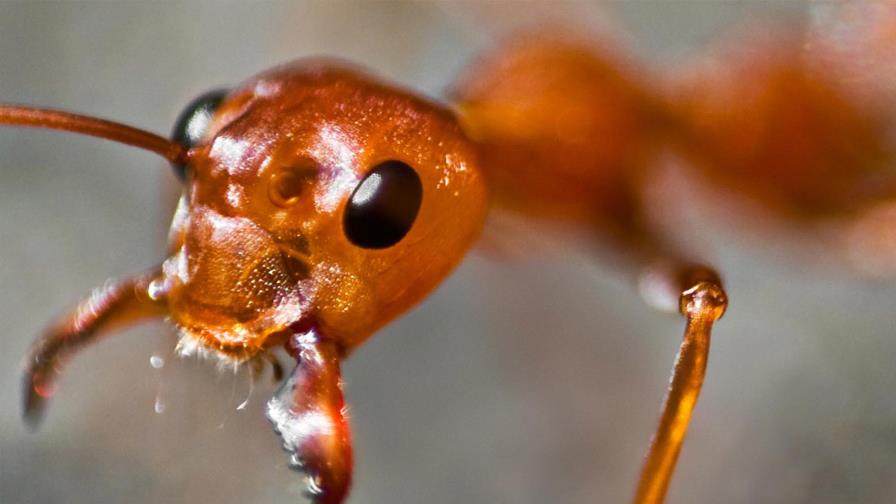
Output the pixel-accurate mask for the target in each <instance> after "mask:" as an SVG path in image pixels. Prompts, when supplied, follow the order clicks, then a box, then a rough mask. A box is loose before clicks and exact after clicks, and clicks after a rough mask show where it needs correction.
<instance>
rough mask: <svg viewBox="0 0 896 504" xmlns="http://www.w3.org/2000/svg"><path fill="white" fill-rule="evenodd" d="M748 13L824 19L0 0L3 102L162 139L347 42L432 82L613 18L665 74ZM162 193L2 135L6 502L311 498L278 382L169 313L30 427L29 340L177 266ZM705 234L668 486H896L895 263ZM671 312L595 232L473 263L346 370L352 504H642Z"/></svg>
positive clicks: (402, 74) (735, 497) (798, 493)
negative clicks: (84, 306)
mask: <svg viewBox="0 0 896 504" xmlns="http://www.w3.org/2000/svg"><path fill="white" fill-rule="evenodd" d="M757 15H767V16H770V17H782V16H783V17H785V18H786V19H788V20H789V22H791V23H792V26H793V29H799V26H801V24H802V23H803V22H804V21H805V20H806V19H807V18H809V17H810V16H811V13H810V12H809V7H807V4H802V3H780V4H776V3H761V4H749V3H747V4H744V3H735V2H724V3H721V2H718V3H717V2H637V3H618V4H601V5H595V4H587V3H553V2H552V3H550V4H547V3H516V2H488V3H486V2H468V3H403V2H313V3H308V2H289V3H268V2H259V3H242V2H240V3H227V2H211V1H209V2H173V3H169V2H132V3H111V2H61V3H51V2H37V1H34V2H21V3H20V2H8V1H5V2H3V1H0V101H2V102H21V103H31V104H41V105H46V106H54V107H60V108H66V109H72V110H76V111H80V112H83V113H89V114H94V115H99V116H103V117H109V118H113V119H116V120H120V121H123V122H126V123H131V124H134V125H136V126H140V127H144V128H147V129H149V130H151V131H156V132H160V133H167V132H168V131H169V129H170V127H171V124H172V123H173V120H174V117H175V116H176V115H177V113H178V112H179V111H180V108H181V107H182V106H183V105H184V104H186V103H187V102H188V101H189V100H190V99H192V98H193V97H194V96H196V95H197V94H199V93H201V92H203V91H205V90H208V89H211V88H214V87H219V86H221V85H227V84H231V83H236V82H239V81H241V80H243V79H245V78H247V77H248V76H250V75H252V74H253V73H255V72H257V71H260V70H262V69H265V68H267V67H269V66H271V65H273V64H276V63H279V62H283V61H286V60H289V59H292V58H296V57H300V56H306V55H317V54H332V55H338V56H340V57H345V58H348V59H351V60H354V61H357V62H359V63H362V64H364V65H367V66H369V67H371V68H373V69H375V70H376V71H377V72H379V73H380V74H382V75H384V76H386V77H388V78H390V79H393V80H396V81H399V82H402V83H405V84H408V85H410V86H413V87H414V88H417V89H420V90H422V91H423V92H426V93H428V94H430V95H433V96H439V95H440V94H441V93H442V91H443V90H444V89H445V87H446V86H447V85H448V84H450V83H451V82H452V80H453V78H454V77H455V76H456V75H457V73H458V72H459V71H460V70H461V69H462V68H463V67H464V64H465V62H467V61H469V59H470V58H471V57H472V56H473V55H474V54H476V53H477V51H481V50H482V49H484V48H486V47H488V46H489V45H490V44H492V43H493V42H494V41H496V40H498V39H500V37H501V36H502V35H505V34H506V33H507V32H509V31H512V30H514V29H516V28H519V27H524V26H527V25H532V24H535V23H537V22H541V21H544V20H545V19H556V20H560V21H564V20H565V21H571V22H573V23H574V24H576V25H577V26H579V27H587V28H593V29H597V28H599V29H600V30H602V32H603V33H605V34H609V35H611V36H612V37H614V38H615V39H616V40H617V41H618V42H619V44H620V46H622V47H625V48H626V49H627V50H629V51H630V52H631V53H633V54H635V55H637V56H638V57H640V58H641V59H642V60H644V61H646V62H648V63H650V64H653V65H659V66H660V67H662V66H666V67H670V68H674V67H675V65H677V64H679V63H680V62H681V61H684V60H686V59H687V58H689V57H691V56H693V55H695V54H697V53H698V52H699V51H700V50H701V48H703V47H705V46H706V44H707V43H708V42H709V41H711V40H714V39H716V38H718V37H719V36H721V35H722V34H724V33H726V30H728V29H729V27H730V26H732V25H736V24H738V23H741V22H742V21H743V20H745V19H751V18H755V17H756V16H757ZM174 186H175V183H174V178H173V176H172V175H171V174H170V173H169V170H168V168H167V167H165V166H162V164H161V163H160V162H159V161H158V160H157V159H156V158H155V157H153V156H152V155H150V154H146V153H142V152H138V151H135V150H132V149H128V148H125V147H121V146H116V145H113V144H109V143H104V142H99V141H94V140H89V139H84V138H78V137H74V136H66V135H60V134H53V133H45V132H37V131H16V130H12V129H2V130H0V321H2V323H3V335H2V338H3V339H2V342H3V346H2V352H0V502H2V503H4V504H19V503H57V502H59V503H61V502H65V503H88V502H89V503H106V502H131V503H142V502H146V503H150V502H153V503H161V502H166V503H167V502H217V503H222V504H223V503H236V502H298V501H301V500H302V497H301V493H300V492H301V488H302V485H301V478H299V477H298V476H297V475H296V474H295V473H293V472H291V471H290V470H288V469H287V467H286V456H285V455H284V454H283V453H282V452H281V451H280V449H279V446H278V441H277V438H276V437H275V436H274V435H273V434H272V432H271V429H270V427H269V425H268V423H267V421H266V420H265V418H264V414H263V406H264V403H265V401H266V400H267V398H268V397H270V395H271V393H272V391H273V389H274V385H272V384H271V383H269V380H263V381H262V382H261V383H256V384H255V390H254V392H253V394H252V395H251V397H250V401H249V403H248V406H247V407H246V408H245V409H243V410H238V409H237V405H239V404H240V403H241V402H242V401H243V400H244V399H245V398H246V395H247V392H248V387H249V385H248V378H247V377H246V376H245V374H241V375H238V376H236V377H234V376H232V375H229V374H223V375H222V374H218V373H217V372H216V371H215V370H214V368H213V366H211V365H207V364H205V363H197V362H193V361H180V360H177V359H173V358H172V355H171V349H172V347H173V344H174V341H173V337H172V334H171V331H170V329H169V328H168V327H166V326H165V325H163V324H161V323H158V324H152V325H147V326H143V327H141V328H139V329H134V330H130V331H128V332H126V333H125V334H122V335H119V336H116V337H112V338H110V339H108V340H106V341H104V342H103V343H102V344H100V345H98V346H97V347H95V348H93V349H91V350H90V351H88V352H85V353H83V354H82V355H80V356H79V357H78V358H77V359H76V360H75V361H74V362H73V363H72V365H71V366H69V368H68V370H67V373H66V375H65V377H64V380H63V383H62V387H61V390H60V392H59V394H58V396H57V398H56V400H55V401H54V402H53V403H52V405H51V408H50V411H49V416H48V418H47V421H46V423H45V425H44V426H43V428H42V429H41V430H40V431H39V432H38V433H36V434H31V433H29V432H28V431H27V429H26V428H25V427H24V426H23V424H22V422H21V421H20V418H19V413H20V404H19V401H20V398H19V393H20V383H19V371H20V360H21V358H22V356H23V355H24V353H25V352H26V349H27V347H28V345H29V343H30V341H31V340H32V338H33V337H34V336H35V335H37V334H38V333H39V332H40V331H41V329H42V328H43V326H44V325H45V324H46V323H47V322H48V321H49V320H50V319H51V318H52V317H53V316H55V315H57V314H59V313H60V312H62V311H63V310H64V309H66V307H68V306H70V305H71V304H72V303H74V302H75V301H76V300H78V299H79V298H80V297H81V296H82V295H84V294H85V293H86V292H88V291H89V290H90V289H91V288H93V287H94V286H96V285H99V284H100V283H101V282H102V281H103V280H104V279H106V278H107V277H110V276H119V275H125V274H129V273H132V272H135V271H139V270H141V269H143V268H145V267H147V266H149V265H152V264H155V263H157V262H158V261H159V260H160V259H161V258H162V254H163V246H164V234H165V227H166V223H167V219H168V218H169V215H170V212H171V210H172V208H171V203H172V200H173V198H172V194H173V193H174V190H173V189H172V188H173V187H174ZM699 233H700V234H701V236H702V237H703V239H705V240H707V241H711V242H712V243H713V244H714V249H713V250H714V254H715V255H714V257H716V258H717V259H718V260H717V264H718V265H719V266H720V268H721V270H722V271H723V273H724V274H725V275H726V278H727V280H728V285H729V289H730V295H731V299H732V301H733V305H732V307H731V309H730V311H729V313H728V315H727V316H726V317H725V318H724V319H723V320H722V321H721V322H720V323H719V324H718V326H717V331H716V336H715V339H714V347H713V350H712V356H711V359H710V367H709V374H708V378H707V384H706V387H705V389H704V394H703V396H702V398H701V401H700V404H699V406H698V408H697V414H696V418H695V420H694V424H693V428H692V431H691V434H690V436H689V440H688V443H687V444H686V445H685V449H684V452H683V454H682V457H681V464H680V470H679V473H678V475H677V477H676V478H675V480H674V481H673V485H672V489H671V493H670V498H669V502H670V503H693V502H698V503H704V502H705V503H710V502H712V503H716V502H724V503H756V502H763V503H765V502H768V503H778V502H780V503H801V502H813V503H845V502H863V503H873V502H881V503H883V502H893V501H894V499H896V464H894V460H896V398H894V393H893V390H896V367H894V365H893V363H894V357H896V337H894V335H893V327H894V324H893V321H894V319H896V315H894V313H893V310H892V308H891V307H892V303H893V300H894V299H896V283H893V282H872V281H868V280H862V279H859V278H856V277H854V276H853V275H851V274H849V272H848V271H845V270H841V269H837V268H812V267H804V266H801V264H800V262H799V261H797V260H795V259H794V257H793V256H792V255H790V254H789V253H788V252H787V251H786V250H784V249H783V248H781V249H779V248H776V247H775V246H774V245H775V243H774V242H772V243H769V242H755V243H753V242H751V241H750V240H744V239H743V237H741V239H740V240H738V239H737V238H738V237H737V232H736V230H726V229H725V226H724V225H722V224H719V223H718V222H716V223H715V226H713V225H712V223H710V224H706V225H705V226H704V225H701V226H700V229H699ZM681 330H682V322H681V321H680V320H679V318H677V317H675V316H671V315H664V314H660V313H656V312H653V311H651V310H649V309H648V308H647V307H645V305H644V304H643V303H642V302H641V300H640V299H639V297H638V295H637V293H636V291H635V289H634V288H632V286H631V285H630V284H629V283H628V281H627V279H626V277H625V276H624V275H622V274H620V273H619V272H616V271H613V269H612V268H611V267H609V266H606V265H602V264H599V263H595V262H594V261H592V260H591V259H590V257H589V254H588V253H587V251H582V250H576V249H574V248H561V247H557V248H556V249H555V250H553V252H551V253H547V254H537V255H535V256H533V257H530V258H526V259H518V260H515V261H501V260H496V259H495V258H493V257H490V256H488V255H486V254H481V253H479V254H473V255H471V256H470V257H469V259H468V260H467V261H466V262H465V263H464V264H463V265H462V267H461V268H460V269H459V270H458V271H457V273H456V274H455V275H454V276H452V277H451V279H450V280H449V281H448V282H447V283H446V284H445V285H444V286H443V287H442V288H441V289H439V290H438V291H437V292H436V293H435V294H434V295H433V296H432V297H431V298H429V299H428V300H427V301H426V302H425V303H424V304H423V305H422V306H420V307H419V308H417V309H416V310H414V311H413V312H412V313H410V314H409V315H407V316H406V317H404V318H403V319H401V320H399V321H397V322H395V323H394V324H392V325H390V326H389V327H388V328H386V329H385V330H383V331H382V332H381V333H380V334H379V335H377V336H376V337H375V338H374V339H372V340H371V341H370V342H369V343H368V344H366V345H365V346H364V347H362V348H361V349H360V350H359V351H358V352H356V354H355V355H354V356H353V357H352V358H351V359H350V360H349V362H348V363H347V364H346V366H345V374H346V381H347V393H348V398H349V401H350V403H351V407H352V415H353V417H352V427H353V429H354V435H355V439H356V450H357V462H356V473H355V477H356V479H355V485H354V492H353V495H352V498H351V502H355V503H419V502H426V503H442V502H444V503H449V502H451V503H453V502H477V503H478V502H483V503H485V502H498V503H505V502H506V503H544V502H555V503H575V504H578V503H585V502H600V503H620V502H626V501H627V500H628V499H629V498H630V495H631V491H632V489H633V486H634V483H635V480H636V476H637V473H638V470H639V467H640V461H641V457H642V456H643V454H644V451H645V449H646V446H647V442H648V440H649V438H650V436H651V433H652V430H653V427H654V424H655V421H656V415H657V411H658V408H659V405H660V401H661V399H662V396H663V392H664V387H665V384H666V382H667V379H668V373H669V369H670V366H671V363H672V359H673V356H674V354H675V351H676V350H677V346H678V343H679V338H680V333H681ZM152 355H157V356H160V357H163V358H164V359H165V360H166V365H165V367H164V368H163V369H162V370H156V369H154V368H153V367H151V366H150V363H149V358H150V356H152ZM157 401H159V402H158V403H157ZM157 405H158V406H159V408H158V409H160V410H164V411H163V412H162V413H160V414H159V413H156V412H154V410H155V409H156V406H157Z"/></svg>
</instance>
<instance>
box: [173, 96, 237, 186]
mask: <svg viewBox="0 0 896 504" xmlns="http://www.w3.org/2000/svg"><path fill="white" fill-rule="evenodd" d="M228 92H229V91H228V90H226V89H216V90H214V91H209V92H207V93H205V94H203V95H200V96H199V97H198V98H196V99H194V100H193V101H192V102H190V104H189V105H187V107H186V108H185V109H184V110H183V112H181V113H180V115H179V116H177V121H175V123H174V129H173V130H172V132H171V139H172V140H174V141H175V142H177V143H179V144H181V145H183V146H184V147H186V148H188V149H189V148H191V147H194V146H196V145H198V144H199V142H201V141H202V139H203V137H205V134H206V133H207V132H208V127H209V125H210V124H211V122H212V117H214V115H215V111H216V110H217V109H218V106H219V105H221V102H222V101H224V98H226V97H227V93H228ZM174 172H175V173H176V174H177V176H178V178H180V179H181V180H185V179H186V178H187V167H186V165H175V166H174Z"/></svg>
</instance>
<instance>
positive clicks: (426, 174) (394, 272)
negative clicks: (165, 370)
mask: <svg viewBox="0 0 896 504" xmlns="http://www.w3.org/2000/svg"><path fill="white" fill-rule="evenodd" d="M174 137H175V139H177V140H178V141H180V142H182V143H184V144H186V145H187V147H189V148H190V152H189V155H187V156H184V157H185V158H186V159H187V162H186V164H184V165H181V166H180V167H179V168H178V169H179V170H181V173H182V174H183V176H184V180H185V182H186V190H185V193H184V196H183V197H182V200H181V203H180V206H179V209H178V211H177V214H176V215H175V218H174V222H173V224H172V231H171V253H172V255H171V257H170V258H169V259H168V260H167V261H166V262H165V265H164V267H163V279H162V280H161V283H159V284H157V286H156V287H158V289H157V294H158V295H166V296H167V298H168V301H169V307H170V312H171V316H172V318H173V319H174V321H175V322H176V323H177V324H178V325H179V326H180V327H181V328H182V330H183V333H184V341H185V344H187V345H189V344H190V343H201V344H202V345H199V346H197V348H212V349H217V350H220V351H221V352H223V353H224V354H227V355H228V356H230V357H232V358H241V357H247V356H250V355H251V354H252V353H254V351H255V350H257V349H260V348H263V347H264V346H265V345H266V344H270V343H271V341H270V338H271V337H276V336H277V335H282V334H284V333H285V332H286V330H287V329H288V328H289V327H290V326H293V327H298V326H304V325H307V324H313V325H315V326H317V327H318V328H319V329H320V330H321V331H322V332H324V333H325V334H326V335H327V336H328V337H330V338H333V339H335V340H336V341H338V342H339V343H340V344H341V345H342V347H343V349H344V350H345V351H346V352H347V351H350V350H351V349H352V348H353V347H354V346H356V345H357V344H359V343H360V342H361V341H363V340H364V339H365V338H366V337H367V336H369V335H370V334H371V333H372V332H373V331H374V330H376V329H377V328H379V327H380V326H382V325H383V324H385V323H386V322H388V321H389V320H391V319H392V318H394V317H395V316H397V315H399V314H400V313H402V312H404V311H405V310H407V309H408V308H409V307H410V306H412V305H413V304H415V303H417V302H418V301H420V300H421V299H422V298H423V297H424V296H425V295H426V294H427V293H428V292H430V291H431V290H432V289H433V288H434V287H435V286H436V285H437V284H438V283H439V282H440V281H441V280H442V279H443V278H444V277H445V275H446V274H447V273H448V272H449V271H450V270H451V269H452V268H453V267H454V266H455V265H456V264H457V263H458V262H459V261H460V259H461V258H462V257H463V255H464V254H465V252H466V250H467V249H468V248H469V247H470V245H471V244H472V242H473V241H474V239H475V238H476V236H477V234H478V232H479V229H480V227H481V225H482V221H483V219H484V216H485V213H486V207H487V205H486V200H487V194H486V188H485V184H484V181H483V179H482V177H481V175H480V172H479V169H478V166H477V165H476V158H475V153H474V151H473V149H472V146H471V145H470V144H469V142H468V140H467V139H466V138H465V137H464V135H463V134H462V133H461V131H460V128H459V126H458V124H457V122H456V120H455V118H454V116H453V115H452V114H451V113H450V112H449V111H447V110H445V109H443V108H442V107H440V106H438V105H435V104H433V103H430V102H427V101H424V100H422V99H420V98H417V97H415V96H413V95H411V94H409V93H408V92H406V91H403V90H399V89H396V88H394V87H391V86H388V85H385V84H382V83H380V82H377V81H376V80H374V79H371V78H370V77H368V76H365V75H363V74H361V73H359V72H357V71H354V70H350V69H347V68H343V67H333V66H330V65H325V64H318V63H315V62H300V63H294V64H292V65H288V66H284V67H280V68H277V69H275V70H272V71H269V72H267V73H264V74H262V75H260V76H257V77H255V78H253V79H252V80H250V81H249V82H247V83H245V84H244V85H243V86H241V87H240V88H238V89H236V90H234V91H233V92H231V93H229V94H225V93H221V92H214V93H210V94H208V95H205V96H203V97H200V99H198V100H197V101H195V102H194V103H193V104H192V105H191V106H190V107H189V108H188V110H187V111H186V112H185V113H184V115H183V116H182V117H181V119H180V120H179V121H178V127H177V128H176V131H175V135H174Z"/></svg>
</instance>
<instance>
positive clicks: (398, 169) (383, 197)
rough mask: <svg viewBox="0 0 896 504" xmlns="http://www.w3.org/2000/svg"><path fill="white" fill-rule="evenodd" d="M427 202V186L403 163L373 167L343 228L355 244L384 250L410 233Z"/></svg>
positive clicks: (349, 208) (347, 212) (353, 198)
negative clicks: (425, 195) (424, 193)
mask: <svg viewBox="0 0 896 504" xmlns="http://www.w3.org/2000/svg"><path fill="white" fill-rule="evenodd" d="M422 201H423V184H422V183H421V182H420V177H419V176H418V175H417V172H415V171H414V169H413V168H411V167H410V166H408V165H407V164H405V163H402V162H401V161H385V162H382V163H380V164H378V165H376V166H374V167H373V169H372V170H370V172H369V173H368V174H367V176H365V177H364V180H362V181H361V183H360V184H358V187H356V188H355V190H354V192H353V193H352V196H351V198H349V200H348V206H347V207H346V209H345V219H344V220H343V223H342V227H343V230H344V231H345V236H346V237H348V239H349V241H351V242H352V243H354V244H355V245H357V246H359V247H362V248H367V249H382V248H387V247H391V246H392V245H395V244H396V243H398V242H399V241H401V239H402V238H404V235H406V234H408V231H410V230H411V226H412V225H413V224H414V220H415V219H416V218H417V213H418V212H419V211H420V203H422Z"/></svg>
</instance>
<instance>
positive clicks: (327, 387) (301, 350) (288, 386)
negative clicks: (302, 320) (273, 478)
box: [267, 329, 352, 504]
mask: <svg viewBox="0 0 896 504" xmlns="http://www.w3.org/2000/svg"><path fill="white" fill-rule="evenodd" d="M287 349H288V351H289V353H290V355H292V356H293V357H294V358H295V359H296V361H297V362H298V364H297V365H296V368H295V370H294V371H293V372H292V375H291V376H290V377H289V379H288V380H287V381H286V383H285V384H284V385H283V387H282V388H281V389H280V391H279V392H277V394H276V395H275V396H274V397H273V398H272V399H271V400H270V401H269V402H268V406H267V416H268V420H270V421H271V423H272V424H273V425H274V430H275V431H276V432H277V433H278V434H280V437H281V438H282V439H283V448H284V449H285V450H286V451H288V452H290V453H292V456H291V458H290V466H291V467H293V468H294V469H299V470H302V471H304V472H305V474H306V475H307V477H308V480H307V481H308V488H307V493H308V494H309V496H310V497H311V498H312V499H314V501H315V502H316V503H318V504H340V503H342V502H343V501H344V500H345V498H346V496H347V495H348V490H349V486H350V484H351V479H352V441H351V432H350V431H349V425H348V418H347V411H346V407H345V399H344V398H343V395H342V378H341V373H340V370H339V361H340V359H341V358H342V351H341V349H340V348H339V346H338V345H337V344H336V343H335V342H334V341H332V340H328V339H326V338H325V337H323V336H322V335H321V334H320V333H318V332H317V330H315V329H311V330H309V331H307V332H304V333H300V334H295V335H293V336H292V337H291V340H290V342H289V343H288V344H287Z"/></svg>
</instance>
